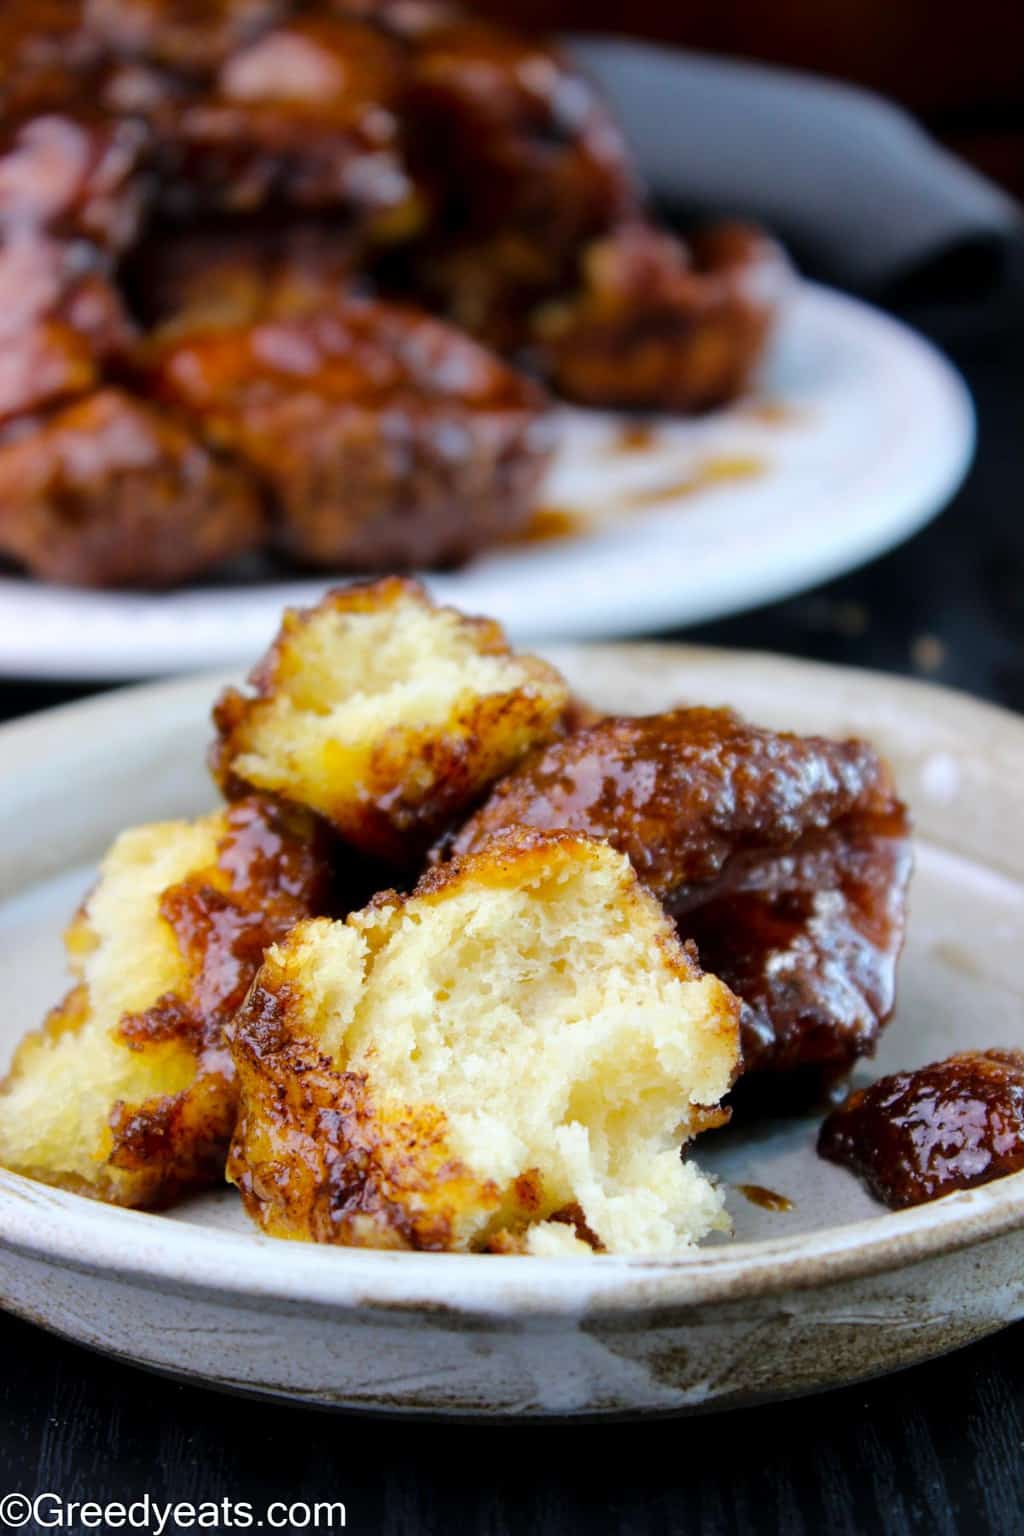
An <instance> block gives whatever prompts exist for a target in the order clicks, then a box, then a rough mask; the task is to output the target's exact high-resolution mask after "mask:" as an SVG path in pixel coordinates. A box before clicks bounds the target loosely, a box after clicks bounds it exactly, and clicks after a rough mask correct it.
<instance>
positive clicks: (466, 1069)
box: [228, 832, 739, 1254]
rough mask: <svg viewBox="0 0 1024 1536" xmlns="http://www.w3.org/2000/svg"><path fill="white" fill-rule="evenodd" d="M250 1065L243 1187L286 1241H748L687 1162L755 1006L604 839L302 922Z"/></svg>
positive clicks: (249, 1015) (514, 843) (529, 836)
mask: <svg viewBox="0 0 1024 1536" xmlns="http://www.w3.org/2000/svg"><path fill="white" fill-rule="evenodd" d="M232 1051H233V1053H234V1056H235V1064H236V1067H237V1069H238V1076H239V1085H240V1089H241V1102H240V1106H239V1119H238V1127H237V1130H236V1134H235V1140H234V1143H233V1146H232V1151H231V1156H230V1159H229V1163H228V1177H229V1178H230V1179H232V1180H233V1181H234V1182H235V1183H236V1184H237V1185H238V1186H239V1189H240V1190H241V1193H242V1197H243V1199H244V1202H245V1205H246V1207H247V1209H248V1211H249V1213H250V1215H252V1216H253V1217H254V1218H255V1220H256V1221H258V1222H259V1224H260V1225H261V1226H262V1227H263V1228H264V1230H265V1231H267V1232H269V1233H271V1234H273V1235H274V1236H277V1237H288V1238H300V1239H307V1240H313V1241H317V1242H332V1243H342V1244H355V1245H362V1246H367V1247H389V1248H421V1249H440V1250H463V1251H465V1250H488V1249H489V1250H492V1251H501V1252H508V1251H516V1252H522V1251H526V1252H535V1253H543V1254H554V1253H566V1252H575V1253H585V1252H593V1251H594V1249H595V1248H598V1249H604V1250H606V1251H607V1252H610V1253H664V1252H671V1251H673V1250H676V1249H679V1248H685V1247H686V1246H688V1245H689V1244H691V1243H694V1242H696V1241H698V1240H699V1239H700V1238H702V1237H703V1236H705V1234H706V1233H708V1232H709V1231H711V1230H713V1229H716V1228H724V1227H726V1226H727V1219H726V1217H725V1214H724V1211H723V1206H722V1199H721V1196H720V1194H719V1191H718V1189H717V1188H716V1187H715V1185H714V1184H713V1183H712V1182H711V1181H710V1180H709V1179H708V1178H706V1177H705V1176H704V1174H702V1173H701V1172H700V1170H699V1169H698V1168H697V1166H696V1165H695V1164H694V1163H692V1162H688V1161H687V1162H684V1161H683V1159H682V1157H681V1155H680V1148H681V1145H682V1143H683V1142H685V1141H686V1140H688V1139H689V1138H690V1137H691V1136H693V1135H695V1134H696V1133H697V1132H698V1131H699V1130H702V1129H705V1128H707V1127H708V1126H709V1125H714V1124H719V1123H721V1121H722V1120H723V1119H724V1118H726V1115H725V1112H723V1111H721V1110H720V1108H719V1101H720V1100H721V1098H722V1096H723V1094H725V1093H726V1092H727V1091H728V1089H729V1086H730V1084H731V1082H732V1080H733V1077H734V1075H735V1073H736V1070H737V1066H738V1059H739V1044H738V1004H737V1002H736V1000H735V998H734V997H733V996H732V994H731V992H729V990H728V989H727V988H726V987H725V986H724V984H723V983H722V982H720V981H719V980H718V979H717V978H716V977H714V976H705V975H703V974H702V973H701V972H700V970H699V968H698V967H697V965H696V964H695V963H694V961H693V959H692V958H691V956H690V954H689V953H688V952H687V951H686V950H685V949H684V948H683V947H682V945H681V944H680V942H679V940H678V939H677V937H676V934H675V931H674V929H673V926H672V924H671V922H670V921H669V919H668V918H667V917H666V916H665V914H664V912H663V911H662V909H661V907H660V905H659V904H658V902H657V901H656V899H655V898H654V897H653V896H652V895H651V894H650V893H649V892H648V891H647V890H646V889H645V888H644V887H643V886H642V885H641V884H640V882H639V880H638V879H637V876H636V875H635V873H634V871H633V869H632V867H631V866H630V863H629V861H628V859H626V858H625V857H624V856H623V855H622V854H619V853H616V852H615V851H614V850H613V849H612V848H610V847H609V846H608V845H607V844H605V843H601V842H598V841H597V840H595V839H591V838H588V837H584V836H580V835H578V834H573V833H555V834H551V833H536V832H534V833H510V834H506V835H505V836H503V837H499V838H497V839H495V840H494V842H493V843H491V844H489V845H488V847H487V848H485V849H483V850H482V851H481V852H479V853H477V854H474V855H471V856H469V857H466V858H464V859H458V860H455V861H453V862H452V863H451V864H448V865H446V866H444V867H443V868H442V869H438V870H434V871H432V872H431V873H430V874H428V875H427V876H425V877H424V879H423V880H421V882H420V884H419V886H418V887H417V889H416V890H415V891H414V892H413V894H412V895H411V896H407V897H400V896H397V895H395V894H394V893H393V892H388V893H385V894H384V895H382V896H378V897H377V898H375V900H374V901H373V902H372V903H371V904H370V906H368V907H367V908H366V909H365V910H363V911H362V912H356V913H353V914H351V915H350V916H349V917H348V918H347V919H346V920H345V922H343V923H341V922H336V923H332V922H329V921H324V920H320V921H311V922H304V923H300V924H299V925H298V926H297V927H296V928H295V929H293V931H292V932H291V933H290V934H289V936H288V938H287V939H286V940H285V941H284V942H283V943H282V944H279V945H276V946H275V947H274V948H273V949H271V950H269V951H268V953H267V956H266V959H265V961H264V964H263V967H262V969H261V971H260V974H259V976H258V978H257V981H256V984H255V986H254V987H253V990H252V992H251V993H250V996H249V998H248V1000H247V1002H246V1004H245V1007H244V1008H243V1009H242V1010H241V1012H240V1013H239V1015H238V1017H237V1019H236V1022H235V1025H234V1027H233V1030H232Z"/></svg>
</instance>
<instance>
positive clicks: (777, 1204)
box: [736, 1184, 793, 1211]
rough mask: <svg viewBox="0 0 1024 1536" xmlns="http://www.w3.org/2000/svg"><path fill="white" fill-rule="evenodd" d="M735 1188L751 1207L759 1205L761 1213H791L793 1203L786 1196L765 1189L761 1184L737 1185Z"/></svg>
mask: <svg viewBox="0 0 1024 1536" xmlns="http://www.w3.org/2000/svg"><path fill="white" fill-rule="evenodd" d="M736 1188H737V1189H738V1190H739V1192H740V1194H741V1195H742V1196H743V1198H744V1200H749V1201H750V1203H751V1205H759V1206H760V1207H761V1209H762V1210H763V1211H791V1210H792V1209H793V1202H792V1200H790V1199H789V1198H788V1197H787V1196H786V1195H780V1194H778V1193H777V1192H776V1191H775V1190H774V1189H765V1187H764V1185H763V1184H737V1185H736Z"/></svg>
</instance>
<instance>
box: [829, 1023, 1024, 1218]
mask: <svg viewBox="0 0 1024 1536" xmlns="http://www.w3.org/2000/svg"><path fill="white" fill-rule="evenodd" d="M818 1151H819V1152H820V1154H821V1156H822V1157H825V1158H828V1160H829V1161H830V1162H833V1163H841V1164H842V1165H843V1166H844V1167H847V1168H849V1169H851V1170H852V1172H854V1173H856V1174H857V1175H858V1176H859V1177H860V1178H861V1179H862V1180H863V1181H864V1183H865V1184H866V1185H867V1187H868V1189H869V1190H870V1191H871V1193H872V1194H873V1195H874V1196H875V1197H876V1198H877V1199H879V1200H881V1201H882V1202H883V1203H884V1204H885V1205H888V1206H890V1207H892V1208H893V1209H894V1210H900V1209H902V1208H903V1207H905V1206H910V1205H921V1204H923V1203H924V1202H925V1201H927V1200H935V1199H938V1197H939V1196H940V1195H948V1194H950V1193H952V1191H953V1190H957V1189H971V1188H973V1187H974V1186H975V1185H977V1184H987V1183H988V1182H989V1181H990V1180H991V1179H999V1178H1002V1177H1003V1176H1004V1175H1006V1174H1009V1173H1017V1172H1018V1171H1019V1170H1020V1169H1022V1168H1024V1052H1021V1051H1010V1050H987V1051H962V1052H960V1053H959V1054H957V1055H955V1056H949V1057H947V1058H946V1059H945V1060H944V1061H939V1062H935V1063H934V1064H933V1065H931V1066H927V1067H919V1068H918V1070H917V1071H916V1072H896V1073H893V1074H892V1075H891V1076H890V1077H881V1078H879V1079H878V1081H877V1082H874V1083H871V1084H870V1085H869V1086H868V1087H867V1088H861V1089H859V1090H858V1091H857V1092H856V1093H853V1094H851V1095H850V1097H849V1098H848V1099H847V1100H846V1102H845V1103H844V1104H842V1105H840V1107H839V1108H838V1109H835V1110H833V1112H832V1113H831V1114H830V1115H829V1117H828V1119H827V1120H826V1121H825V1123H824V1124H823V1126H822V1128H821V1134H820V1136H819V1138H818Z"/></svg>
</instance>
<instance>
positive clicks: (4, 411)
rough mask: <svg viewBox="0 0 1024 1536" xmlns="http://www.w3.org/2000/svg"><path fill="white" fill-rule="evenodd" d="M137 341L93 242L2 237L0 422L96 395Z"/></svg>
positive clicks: (0, 259) (0, 262)
mask: <svg viewBox="0 0 1024 1536" xmlns="http://www.w3.org/2000/svg"><path fill="white" fill-rule="evenodd" d="M134 339H135V331H134V327H133V326H132V324H131V321H130V320H129V318H128V315H127V314H126V312H125V310H124V308H123V306H122V304H121V300H120V298H119V296H118V293H117V290H116V289H115V288H114V287H113V285H112V284H111V282H110V280H109V277H108V275H107V273H106V271H105V269H104V266H103V264H102V263H101V262H99V261H97V260H96V259H95V258H94V257H93V256H92V254H91V253H90V249H89V247H88V246H85V245H84V244H65V243H61V242H58V241H54V240H46V239H40V238H39V237H37V236H36V235H33V234H28V235H21V236H15V237H14V238H10V239H7V240H6V241H4V242H3V243H0V423H3V422H6V421H8V420H10V419H11V418H12V417H15V416H19V415H24V414H26V413H28V412H32V411H37V410H40V409H41V408H42V407H44V406H49V405H54V404H56V403H57V402H58V401H60V400H66V399H70V398H73V397H74V396H76V395H82V394H86V393H88V392H89V391H90V390H92V389H93V388H95V386H96V385H97V384H98V383H99V380H100V374H101V370H102V368H103V367H104V366H105V365H106V364H107V363H109V362H111V361H112V360H114V359H117V358H122V357H124V356H126V355H127V353H128V351H129V349H130V347H131V346H132V344H133V342H134Z"/></svg>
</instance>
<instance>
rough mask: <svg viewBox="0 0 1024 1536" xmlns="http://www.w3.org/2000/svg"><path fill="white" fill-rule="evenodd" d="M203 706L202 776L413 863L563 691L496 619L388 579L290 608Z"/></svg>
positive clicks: (552, 718) (524, 743)
mask: <svg viewBox="0 0 1024 1536" xmlns="http://www.w3.org/2000/svg"><path fill="white" fill-rule="evenodd" d="M251 681H252V686H253V690H254V692H253V694H251V695H250V696H248V697H247V696H245V695H243V694H241V693H238V692H237V691H236V690H234V689H229V690H228V691H227V692H226V693H225V694H224V695H223V696H222V697H221V699H220V701H219V703H218V704H217V706H216V709H215V711H214V720H215V723H216V725H217V729H218V732H219V738H220V739H219V742H218V743H217V745H216V747H215V749H214V772H215V775H216V776H217V778H218V779H219V781H220V783H221V785H222V787H224V788H225V789H226V791H227V792H228V794H232V793H235V792H237V791H239V790H243V791H244V789H245V788H247V787H248V786H253V787H255V788H257V789H261V790H268V791H271V792H272V793H275V794H279V795H282V796H284V797H286V798H287V799H289V800H291V801H294V802H295V803H297V804H299V805H305V806H308V807H309V808H310V809H312V810H314V811H316V812H318V813H319V814H320V815H321V816H323V817H324V818H325V819H326V820H327V821H329V822H331V823H332V824H333V825H334V826H335V827H336V828H337V830H338V831H339V832H340V833H341V834H342V836H343V837H344V838H346V839H347V840H348V841H349V842H350V843H351V844H353V845H354V846H355V847H356V848H359V849H360V850H361V851H362V852H364V853H366V854H368V855H370V856H371V857H380V858H386V859H390V860H391V861H393V862H394V863H396V864H398V865H402V866H406V867H408V866H410V865H412V864H413V863H414V862H415V860H416V859H417V857H418V856H419V855H420V854H421V853H422V852H423V850H424V849H425V848H426V846H427V845H428V844H429V842H430V840H431V839H432V837H434V836H436V835H437V833H438V832H439V830H440V829H441V827H442V826H444V825H446V824H447V823H448V822H449V821H451V820H452V819H454V818H455V817H457V816H459V815H464V814H465V811H466V809H467V808H468V807H469V806H470V805H472V804H474V803H475V802H476V801H477V800H479V798H480V797H481V796H482V795H484V794H486V792H487V789H488V788H489V786H490V785H491V784H492V783H493V782H494V781H495V779H497V778H498V777H499V776H500V775H501V774H502V773H505V772H507V771H508V769H510V768H512V767H513V766H514V765H515V764H516V763H517V762H518V761H519V759H520V758H521V757H523V756H524V754H525V753H527V752H528V751H530V749H531V748H533V747H536V746H538V745H540V744H542V743H544V742H546V741H549V740H550V739H551V737H552V736H553V735H554V734H555V732H556V731H557V730H558V728H559V724H560V721H561V716H562V713H563V711H564V709H565V707H566V704H567V701H568V687H567V685H566V684H565V682H564V680H563V679H562V677H561V676H560V675H559V674H558V672H556V671H555V669H554V668H553V667H550V666H548V664H547V663H546V662H543V661H540V660H539V659H538V658H537V657H535V656H527V655H517V654H516V653H515V652H514V651H512V650H511V649H510V648H509V646H508V643H507V641H506V640H505V636H504V634H503V632H502V630H501V628H500V626H499V625H498V624H495V623H494V622H493V621H491V620H488V619H469V618H465V617H463V616H462V615H461V614H459V613H457V612H456V611H455V609H453V608H438V607H435V606H434V604H433V603H432V602H431V601H430V599H429V598H428V597H427V595H426V593H425V592H424V591H423V589H422V587H420V586H419V585H418V583H416V582H413V581H404V580H401V579H399V578H397V577H392V578H388V579H385V580H384V581H379V582H376V583H374V584H371V585H362V586H354V587H348V588H344V589H339V590H337V591H334V592H329V593H328V594H327V596H326V597H325V598H323V600H322V601H321V602H320V603H318V604H317V606H316V607H315V608H310V609H307V610H305V611H304V612H300V611H295V610H290V611H288V612H287V613H286V614H285V618H284V623H283V624H282V626H281V630H280V632H279V634H278V636H277V639H276V640H275V642H274V644H273V645H272V647H271V649H270V651H269V652H268V653H267V655H266V657H265V658H264V659H263V661H262V662H261V663H260V664H259V666H258V667H257V668H256V670H255V671H254V673H253V674H252V678H251Z"/></svg>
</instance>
